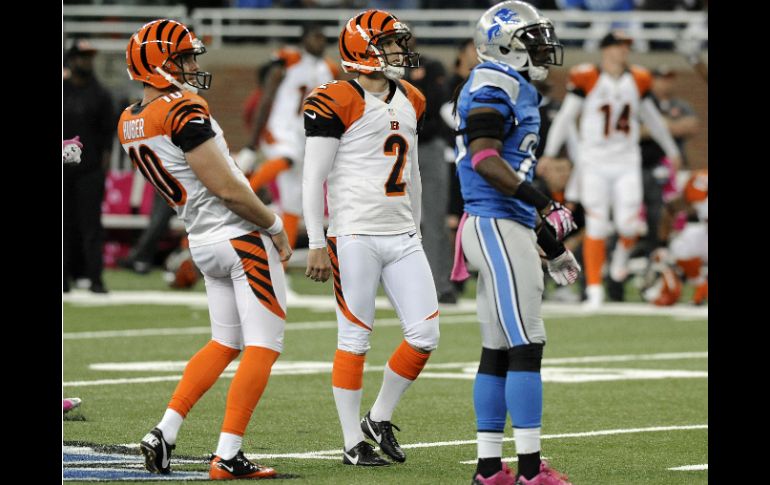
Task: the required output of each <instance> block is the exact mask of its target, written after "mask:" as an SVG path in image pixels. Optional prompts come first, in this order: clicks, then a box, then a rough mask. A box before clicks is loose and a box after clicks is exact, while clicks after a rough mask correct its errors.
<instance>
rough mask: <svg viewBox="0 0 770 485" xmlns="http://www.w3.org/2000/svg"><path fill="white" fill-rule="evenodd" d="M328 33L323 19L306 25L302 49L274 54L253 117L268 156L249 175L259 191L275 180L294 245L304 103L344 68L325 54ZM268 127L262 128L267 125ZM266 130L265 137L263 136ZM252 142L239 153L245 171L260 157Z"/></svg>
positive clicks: (256, 137)
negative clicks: (312, 92)
mask: <svg viewBox="0 0 770 485" xmlns="http://www.w3.org/2000/svg"><path fill="white" fill-rule="evenodd" d="M325 47H326V37H325V36H324V34H323V30H322V29H321V26H320V25H319V24H306V25H305V26H303V31H302V49H301V50H300V49H296V48H294V47H284V48H282V49H280V50H279V51H278V52H276V53H275V54H274V56H273V58H274V65H273V67H272V68H271V69H270V71H269V72H268V73H267V80H266V81H265V91H264V94H263V96H262V99H261V100H260V104H259V107H258V108H257V114H256V115H255V117H254V118H255V119H254V131H253V135H252V140H251V143H250V145H251V147H255V148H259V149H261V150H262V153H263V154H264V156H265V157H266V158H267V160H266V161H265V162H264V163H262V164H261V165H260V166H259V167H258V168H257V169H256V170H255V171H254V172H253V173H252V174H251V176H250V177H249V184H250V185H251V188H252V189H254V190H255V191H256V190H258V189H259V188H260V187H263V186H265V185H266V184H268V183H270V182H272V181H273V180H275V181H276V182H277V184H278V191H279V206H280V208H281V216H282V218H283V220H284V223H285V228H286V234H287V235H288V236H289V244H291V247H292V248H293V247H294V245H295V244H296V241H297V226H298V225H299V218H300V214H301V213H302V159H303V157H304V151H305V127H304V122H303V116H302V104H303V102H304V100H305V96H307V95H308V94H309V93H310V91H311V90H312V89H313V88H314V87H316V86H318V85H319V84H323V83H325V82H327V81H331V80H332V79H335V78H336V77H337V74H338V73H339V69H338V68H337V66H336V65H335V64H334V63H333V62H332V60H331V59H329V58H328V57H323V52H324V49H325ZM265 127H266V128H267V130H263V128H265ZM260 134H262V138H260ZM251 147H246V148H244V149H243V150H241V151H240V152H239V154H238V156H237V157H236V158H237V160H236V163H238V164H239V165H240V166H241V168H242V169H244V171H249V167H250V165H252V164H253V163H254V162H253V161H254V160H256V153H255V151H254V150H253V149H252V148H251Z"/></svg>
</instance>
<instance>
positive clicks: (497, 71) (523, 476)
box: [453, 1, 580, 485]
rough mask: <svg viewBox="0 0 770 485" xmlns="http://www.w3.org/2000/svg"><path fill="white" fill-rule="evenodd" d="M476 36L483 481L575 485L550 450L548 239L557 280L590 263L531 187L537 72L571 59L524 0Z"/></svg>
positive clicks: (473, 260) (469, 188) (473, 97)
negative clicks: (508, 450)
mask: <svg viewBox="0 0 770 485" xmlns="http://www.w3.org/2000/svg"><path fill="white" fill-rule="evenodd" d="M474 41H475V44H476V50H477V52H478V56H479V58H480V60H481V61H483V62H482V63H481V64H479V65H478V66H476V67H475V68H474V69H473V71H472V72H471V75H470V76H469V78H468V81H467V82H466V83H465V85H464V86H463V88H462V90H461V91H460V93H459V97H458V99H457V103H456V110H457V115H458V137H457V143H456V145H457V148H456V150H457V165H458V166H457V171H458V174H459V177H460V184H461V188H462V195H463V200H464V202H465V215H464V216H463V221H464V222H465V223H464V224H462V223H461V224H462V227H461V228H460V230H459V231H458V236H459V237H458V242H459V243H460V244H458V245H459V246H461V247H462V249H461V250H460V251H462V252H461V253H459V254H456V258H455V261H456V266H455V270H454V271H453V279H455V280H458V279H462V276H464V275H466V274H467V272H466V271H464V268H463V264H464V260H463V258H462V257H461V256H460V255H461V254H463V253H464V255H465V258H467V261H468V263H469V264H470V265H471V266H475V267H476V268H477V269H478V270H479V281H478V289H477V300H478V317H479V322H480V324H481V339H482V351H481V360H480V362H479V370H478V373H477V375H476V381H475V384H474V390H473V401H474V407H475V410H476V422H477V447H478V448H477V449H478V465H477V469H476V472H475V473H474V478H473V482H472V483H474V484H495V485H501V484H514V483H516V484H523V485H529V484H539V485H568V484H569V482H568V481H567V477H566V476H563V475H561V474H560V473H558V472H556V471H555V470H553V469H552V468H550V467H549V466H548V464H547V463H546V462H545V461H541V459H540V427H541V419H542V414H543V413H542V408H543V385H542V380H541V377H540V363H541V360H542V356H543V346H544V345H545V340H546V337H545V328H544V325H543V319H542V317H541V315H540V304H541V300H542V294H543V270H542V267H541V262H540V257H539V254H538V246H540V248H541V249H542V251H543V253H544V254H545V256H546V260H547V266H548V271H549V273H550V274H551V276H552V277H553V278H554V280H556V282H557V283H558V284H562V285H565V284H569V283H573V282H574V281H575V280H576V278H577V275H578V272H579V271H580V266H579V265H578V263H577V262H576V261H575V258H574V256H573V255H572V253H571V252H570V251H569V250H567V249H565V248H564V245H563V244H562V243H561V242H560V241H561V239H563V238H564V236H565V235H566V234H568V233H569V232H571V231H572V230H574V229H575V224H574V221H573V219H572V214H571V213H570V212H569V210H568V209H566V208H565V207H562V206H561V205H559V204H558V203H556V202H554V201H552V200H550V199H549V198H548V197H546V196H545V195H543V194H542V193H541V192H539V191H538V190H537V189H535V188H534V187H533V186H532V185H530V182H531V180H532V177H533V173H534V169H535V164H536V163H537V161H536V159H535V156H534V151H535V147H536V146H537V143H538V128H539V126H540V116H539V113H538V104H539V102H540V94H538V92H537V90H536V89H535V88H534V87H533V86H532V84H531V81H533V80H543V79H545V77H546V76H547V75H548V68H547V67H546V66H547V65H549V64H550V65H557V66H558V65H561V63H562V57H563V50H562V45H561V43H560V42H559V40H558V39H557V38H556V35H555V33H554V28H553V25H552V24H551V21H550V20H548V19H546V18H545V17H543V16H542V15H541V14H540V13H539V12H538V11H537V10H536V9H535V8H534V7H532V6H531V5H529V4H528V3H524V2H520V1H507V2H503V3H499V4H497V5H495V6H494V7H492V8H490V9H489V10H487V11H486V12H485V13H484V15H482V17H481V19H479V22H478V24H477V27H476V34H475V39H474ZM540 218H542V219H543V221H544V223H543V222H540ZM460 234H461V236H460ZM506 412H507V413H509V414H510V415H511V421H512V423H513V428H514V430H513V436H514V440H515V442H516V452H517V454H518V457H519V473H518V474H517V475H516V476H515V477H514V476H513V473H512V471H511V470H510V469H509V468H508V466H507V465H505V464H503V463H502V462H501V457H502V450H503V435H504V427H505V419H506Z"/></svg>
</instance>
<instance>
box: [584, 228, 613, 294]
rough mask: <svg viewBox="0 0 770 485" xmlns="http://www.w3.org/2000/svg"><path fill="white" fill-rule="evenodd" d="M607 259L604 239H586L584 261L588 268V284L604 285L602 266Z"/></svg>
mask: <svg viewBox="0 0 770 485" xmlns="http://www.w3.org/2000/svg"><path fill="white" fill-rule="evenodd" d="M606 257H607V248H606V246H605V243H604V239H593V238H590V237H586V238H585V240H584V241H583V261H584V262H585V268H586V284H588V285H600V284H602V266H604V260H605V259H606Z"/></svg>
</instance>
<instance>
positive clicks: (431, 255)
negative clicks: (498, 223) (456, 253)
mask: <svg viewBox="0 0 770 485" xmlns="http://www.w3.org/2000/svg"><path fill="white" fill-rule="evenodd" d="M409 49H410V50H412V51H416V42H415V38H414V37H412V38H411V39H410V41H409ZM405 79H406V80H407V81H409V82H411V83H412V84H414V86H415V87H416V88H417V89H419V90H420V92H422V94H423V95H424V96H425V99H426V104H425V115H424V117H423V120H422V131H421V132H420V143H419V145H418V147H417V150H418V153H417V156H418V159H419V161H420V178H421V179H422V235H423V236H422V244H423V247H424V248H425V255H426V256H427V257H428V263H429V264H430V270H431V273H433V281H434V283H435V284H436V291H437V293H438V301H439V303H457V290H456V289H455V285H454V284H453V283H452V282H451V281H450V280H449V273H450V272H451V271H452V252H451V246H450V236H449V231H448V230H447V225H446V216H447V211H448V210H449V187H450V178H449V175H450V174H449V171H448V170H447V164H446V162H445V161H444V150H445V149H446V147H447V144H446V141H445V140H444V138H443V134H444V122H443V121H442V120H441V114H440V109H441V104H442V103H443V102H444V101H445V100H446V99H447V97H448V94H447V92H446V70H445V69H444V65H443V64H442V63H441V62H439V61H438V60H436V59H431V58H430V57H426V56H421V57H420V67H417V68H415V69H411V70H409V71H407V72H406V76H405Z"/></svg>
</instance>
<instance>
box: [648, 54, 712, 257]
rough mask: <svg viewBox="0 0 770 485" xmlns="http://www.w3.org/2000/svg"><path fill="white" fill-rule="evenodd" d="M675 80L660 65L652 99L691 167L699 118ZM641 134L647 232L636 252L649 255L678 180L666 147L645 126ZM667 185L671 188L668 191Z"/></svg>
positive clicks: (685, 165) (670, 71) (652, 90)
mask: <svg viewBox="0 0 770 485" xmlns="http://www.w3.org/2000/svg"><path fill="white" fill-rule="evenodd" d="M675 83H676V72H675V71H674V70H672V69H671V68H669V67H668V66H665V65H661V66H659V67H658V68H657V69H655V70H654V71H653V73H652V89H651V93H652V100H653V102H654V103H655V106H657V108H658V110H660V113H661V114H662V115H663V118H664V119H665V121H666V125H667V126H668V130H669V132H671V136H673V137H674V141H675V142H676V145H677V147H679V152H680V153H681V154H682V166H683V167H688V162H687V156H686V152H685V149H684V145H685V141H687V139H688V138H691V137H693V136H694V135H696V134H697V133H698V130H699V129H700V121H699V119H698V116H697V115H696V114H695V111H694V110H693V109H692V107H691V106H690V105H689V104H688V103H687V101H685V100H683V99H680V98H677V97H676V96H674V86H675ZM640 136H641V141H640V143H639V145H640V146H641V149H642V183H643V185H644V206H645V209H646V216H647V235H646V236H645V237H644V239H643V240H642V241H640V247H638V248H637V250H636V251H635V252H641V253H642V254H645V255H647V254H649V253H650V251H652V250H653V249H654V244H655V242H656V241H657V234H658V225H659V223H660V217H661V211H662V208H663V204H664V203H665V202H666V200H665V199H666V198H670V196H672V195H675V192H674V190H673V189H675V187H672V185H673V184H672V180H675V177H676V171H675V169H674V167H672V166H671V162H670V161H669V160H668V159H667V158H666V154H665V152H664V151H663V148H661V146H660V145H659V144H658V143H657V142H656V141H655V140H654V139H653V138H652V136H651V135H650V131H649V130H648V129H647V127H646V126H644V127H642V130H641V134H640ZM667 186H668V187H669V190H668V191H666V187H667ZM666 195H669V197H666Z"/></svg>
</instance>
